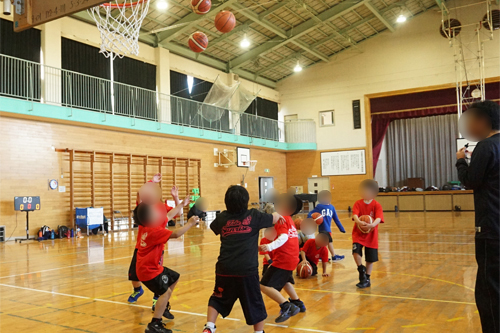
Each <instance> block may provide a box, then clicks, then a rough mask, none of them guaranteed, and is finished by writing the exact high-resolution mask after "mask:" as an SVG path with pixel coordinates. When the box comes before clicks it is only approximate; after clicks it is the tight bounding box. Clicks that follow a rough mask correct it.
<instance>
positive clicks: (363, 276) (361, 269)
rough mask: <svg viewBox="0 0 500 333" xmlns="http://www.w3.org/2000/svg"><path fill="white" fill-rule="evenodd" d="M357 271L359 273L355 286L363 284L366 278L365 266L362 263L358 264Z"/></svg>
mask: <svg viewBox="0 0 500 333" xmlns="http://www.w3.org/2000/svg"><path fill="white" fill-rule="evenodd" d="M358 273H359V283H358V284H357V285H356V287H358V288H359V286H358V285H361V286H362V285H365V284H366V280H367V279H368V278H367V276H366V267H365V266H364V265H359V266H358Z"/></svg>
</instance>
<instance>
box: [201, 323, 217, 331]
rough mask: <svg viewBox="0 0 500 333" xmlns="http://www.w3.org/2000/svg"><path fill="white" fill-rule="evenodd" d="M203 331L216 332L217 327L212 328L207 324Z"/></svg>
mask: <svg viewBox="0 0 500 333" xmlns="http://www.w3.org/2000/svg"><path fill="white" fill-rule="evenodd" d="M202 333H215V327H214V328H210V327H208V326H207V325H205V327H204V328H203V332H202Z"/></svg>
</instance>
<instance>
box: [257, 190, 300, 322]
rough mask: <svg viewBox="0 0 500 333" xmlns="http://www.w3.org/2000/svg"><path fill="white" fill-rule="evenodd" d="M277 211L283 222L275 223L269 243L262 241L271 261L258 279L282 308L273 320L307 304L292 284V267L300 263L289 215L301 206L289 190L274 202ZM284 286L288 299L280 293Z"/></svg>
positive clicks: (295, 212) (293, 227)
mask: <svg viewBox="0 0 500 333" xmlns="http://www.w3.org/2000/svg"><path fill="white" fill-rule="evenodd" d="M275 207H276V211H277V212H278V214H280V215H282V216H283V219H284V220H285V221H284V223H277V224H275V226H274V227H275V229H276V232H277V234H278V237H277V238H276V239H275V240H274V242H272V243H271V244H266V245H261V246H260V250H261V251H262V252H269V251H273V263H272V265H271V266H269V268H268V269H267V271H266V274H264V276H263V277H262V280H261V281H260V289H261V291H262V293H264V294H265V295H267V296H268V297H270V298H271V299H272V300H274V301H275V302H277V303H278V304H279V305H280V308H281V311H280V314H279V316H278V317H277V318H276V319H275V322H277V323H281V322H283V321H285V320H287V319H288V318H290V317H292V316H295V315H296V314H298V313H299V312H305V311H306V307H305V305H304V303H303V302H302V301H301V300H300V299H299V296H297V293H296V292H295V289H294V288H293V285H294V284H295V281H294V279H293V271H294V270H295V268H296V267H297V264H298V263H299V238H298V236H297V229H295V223H294V222H293V220H292V218H291V217H290V216H291V215H295V214H297V213H298V212H299V211H300V210H301V209H302V201H301V200H300V199H298V198H297V197H295V196H293V195H289V194H282V195H280V196H279V197H278V198H277V201H276V203H275ZM281 289H285V291H286V293H287V294H288V296H290V298H289V301H287V300H286V299H285V298H284V297H283V295H281V293H280V291H281Z"/></svg>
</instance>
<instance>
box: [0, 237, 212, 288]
mask: <svg viewBox="0 0 500 333" xmlns="http://www.w3.org/2000/svg"><path fill="white" fill-rule="evenodd" d="M215 243H220V241H213V242H208V243H201V244H197V245H189V246H185V247H184V248H185V249H187V248H190V247H193V246H201V245H211V244H215ZM134 246H135V245H134ZM85 252H87V251H85ZM184 255H186V254H185V253H184V254H182V255H177V256H175V257H181V256H184ZM127 258H128V259H132V255H130V256H127V257H120V258H112V259H106V260H101V261H95V262H88V263H84V264H77V265H71V266H64V267H55V268H49V269H44V270H41V271H35V272H28V273H21V274H14V275H7V276H0V279H6V278H11V277H17V276H22V275H30V274H38V273H45V272H51V271H56V270H59V269H66V268H73V267H80V266H87V265H94V264H102V263H105V262H108V261H114V260H122V259H127Z"/></svg>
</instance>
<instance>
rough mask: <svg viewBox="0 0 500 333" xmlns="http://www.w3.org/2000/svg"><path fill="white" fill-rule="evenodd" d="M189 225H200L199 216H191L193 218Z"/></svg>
mask: <svg viewBox="0 0 500 333" xmlns="http://www.w3.org/2000/svg"><path fill="white" fill-rule="evenodd" d="M188 223H191V224H192V225H197V224H199V223H200V218H199V217H198V216H191V218H190V219H189V220H188Z"/></svg>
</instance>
